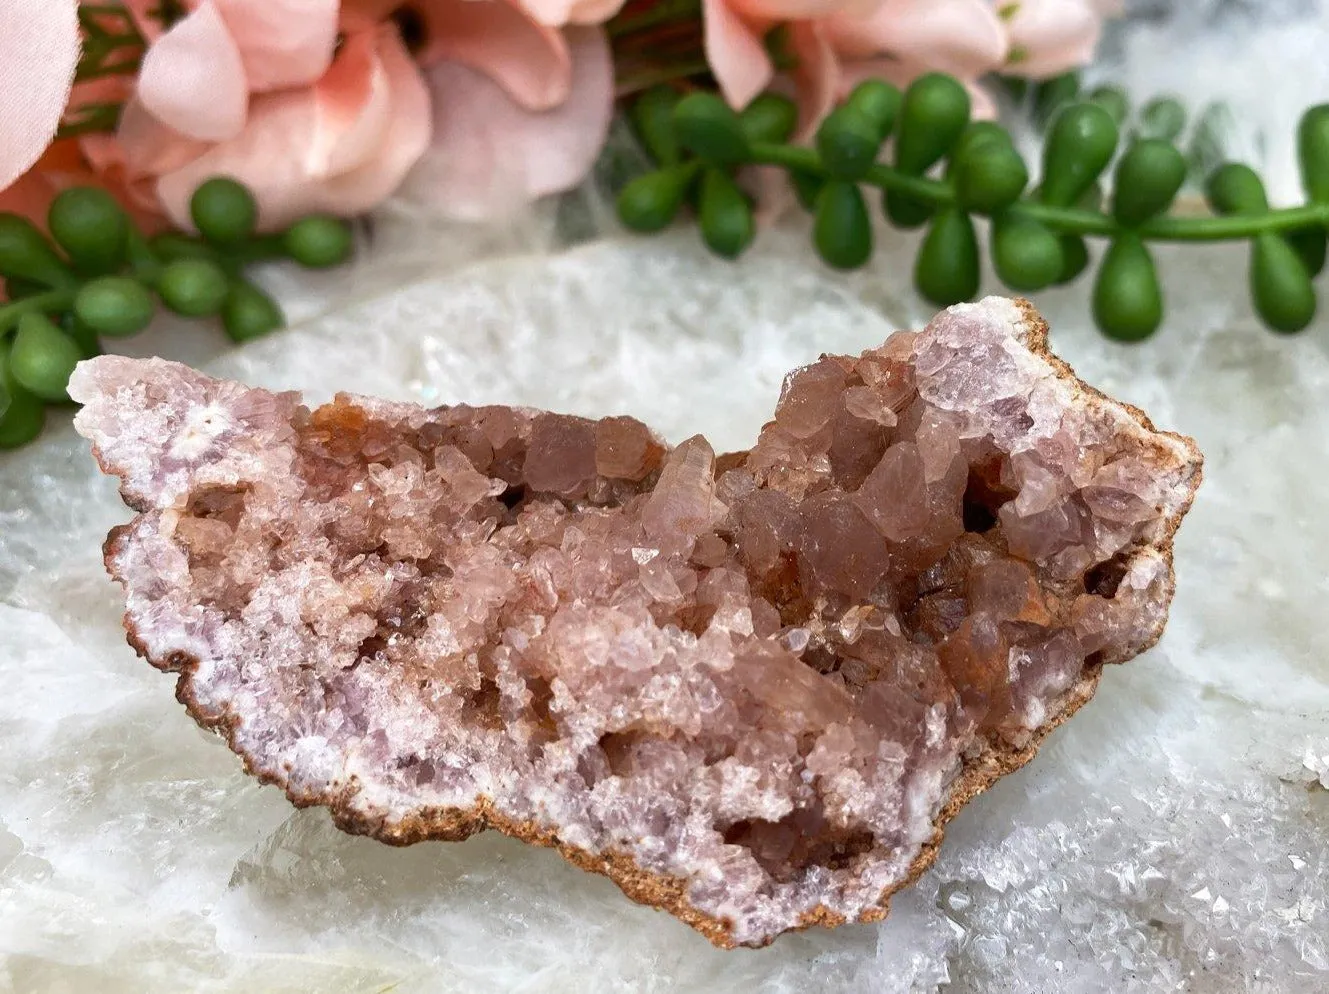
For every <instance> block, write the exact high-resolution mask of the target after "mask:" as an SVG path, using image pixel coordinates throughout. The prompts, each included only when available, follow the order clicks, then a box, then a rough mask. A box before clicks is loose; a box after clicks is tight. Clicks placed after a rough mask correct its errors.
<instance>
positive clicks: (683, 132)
mask: <svg viewBox="0 0 1329 994" xmlns="http://www.w3.org/2000/svg"><path fill="white" fill-rule="evenodd" d="M673 125H674V134H675V135H676V136H677V138H678V141H679V144H681V145H682V146H683V147H684V148H686V149H687V150H688V151H690V152H692V153H693V154H694V155H696V156H697V157H698V158H700V159H702V160H703V161H704V162H707V163H709V164H711V165H725V166H728V165H736V164H738V163H740V162H743V161H744V160H745V159H747V157H748V140H747V136H746V135H745V134H744V133H743V122H742V121H741V120H739V117H738V114H737V113H735V112H734V110H733V108H731V107H730V106H729V105H728V104H727V103H725V102H724V100H723V99H721V98H720V97H718V96H716V95H715V94H714V93H707V92H705V91H703V90H698V91H696V92H695V93H689V94H688V95H687V96H686V97H684V98H683V99H682V100H680V101H679V102H678V105H677V106H676V107H675V108H674V113H673Z"/></svg>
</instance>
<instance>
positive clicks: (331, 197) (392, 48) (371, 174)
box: [322, 29, 433, 214]
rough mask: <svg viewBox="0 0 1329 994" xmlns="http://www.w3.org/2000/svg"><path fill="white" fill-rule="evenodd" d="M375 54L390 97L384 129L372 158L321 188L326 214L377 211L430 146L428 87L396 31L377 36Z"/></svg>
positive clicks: (339, 175) (332, 177)
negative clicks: (377, 41) (387, 117)
mask: <svg viewBox="0 0 1329 994" xmlns="http://www.w3.org/2000/svg"><path fill="white" fill-rule="evenodd" d="M378 56H379V60H380V62H381V64H382V72H383V74H384V76H385V77H386V79H387V83H388V91H389V93H390V94H391V97H392V113H391V116H390V118H389V120H388V127H387V130H386V131H385V132H384V133H383V134H382V136H381V137H380V138H379V140H378V141H377V142H375V143H374V146H373V148H374V154H373V155H371V156H369V157H368V158H367V159H365V160H364V161H363V162H361V163H360V164H359V165H358V166H356V167H355V168H354V169H348V170H346V171H345V172H342V173H340V174H336V175H333V176H330V177H329V178H328V180H327V182H326V183H324V184H323V191H322V196H323V197H324V201H323V210H325V211H330V212H333V213H336V214H363V213H364V212H365V211H367V210H369V209H371V208H373V207H377V206H378V205H379V204H380V203H382V202H383V201H384V200H386V199H387V198H388V197H390V196H392V195H393V194H394V193H395V192H396V191H397V189H398V188H399V187H400V186H401V185H402V183H403V182H404V181H405V179H406V177H407V175H408V174H409V173H410V171H411V169H412V168H413V167H414V166H415V164H416V163H417V162H419V161H420V157H421V156H422V155H424V153H425V150H426V149H428V148H429V144H430V139H431V138H432V136H433V123H432V122H431V120H430V100H431V96H430V92H429V88H428V87H427V86H426V85H425V81H424V79H423V78H422V77H421V75H420V70H419V68H418V67H417V66H416V64H415V61H414V60H413V59H412V58H411V53H410V52H408V51H406V46H405V45H403V44H402V42H401V38H400V37H399V36H398V34H397V32H396V30H393V29H388V30H385V31H384V32H383V33H382V34H381V35H380V36H379V45H378Z"/></svg>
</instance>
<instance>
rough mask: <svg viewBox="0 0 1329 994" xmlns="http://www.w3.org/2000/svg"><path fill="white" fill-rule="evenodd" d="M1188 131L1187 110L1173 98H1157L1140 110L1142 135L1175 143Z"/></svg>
mask: <svg viewBox="0 0 1329 994" xmlns="http://www.w3.org/2000/svg"><path fill="white" fill-rule="evenodd" d="M1185 130H1186V108H1185V107H1183V106H1182V105H1181V102H1180V101H1179V100H1176V99H1174V98H1172V97H1156V98H1154V99H1153V100H1150V101H1149V102H1148V103H1147V104H1145V105H1144V107H1142V108H1141V109H1140V135H1141V137H1143V138H1160V139H1162V140H1163V141H1168V142H1174V141H1176V140H1177V139H1178V138H1179V137H1181V133H1182V132H1183V131H1185Z"/></svg>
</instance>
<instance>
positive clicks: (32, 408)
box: [0, 339, 46, 449]
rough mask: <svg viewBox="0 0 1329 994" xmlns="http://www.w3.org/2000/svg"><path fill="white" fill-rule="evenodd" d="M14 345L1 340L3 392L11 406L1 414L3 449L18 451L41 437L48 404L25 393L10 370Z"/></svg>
mask: <svg viewBox="0 0 1329 994" xmlns="http://www.w3.org/2000/svg"><path fill="white" fill-rule="evenodd" d="M10 349H11V345H10V343H9V342H6V341H4V340H3V339H0V392H3V393H4V394H7V395H8V397H9V403H8V405H6V406H5V409H4V410H3V411H2V412H0V449H16V448H18V447H19V446H20V445H26V444H27V443H28V442H31V441H32V440H33V439H34V438H36V437H37V436H38V435H40V434H41V430H42V424H43V423H44V422H45V420H46V405H45V404H43V403H42V401H41V398H40V397H38V396H36V395H35V394H33V393H31V392H30V391H28V390H25V389H24V388H23V387H22V386H20V385H19V384H18V383H17V382H16V381H15V380H14V377H13V375H12V373H11V372H10V368H9V356H10Z"/></svg>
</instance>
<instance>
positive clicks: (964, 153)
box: [952, 138, 1029, 214]
mask: <svg viewBox="0 0 1329 994" xmlns="http://www.w3.org/2000/svg"><path fill="white" fill-rule="evenodd" d="M952 178H953V181H954V183H955V196H956V199H957V200H959V202H960V205H961V206H962V207H965V208H966V209H968V210H971V211H977V212H978V213H980V214H995V213H997V212H998V211H1001V210H1004V209H1005V208H1007V207H1009V206H1010V205H1011V204H1013V203H1015V201H1016V200H1018V199H1019V198H1020V194H1022V193H1023V192H1024V188H1025V187H1026V186H1028V185H1029V170H1028V169H1027V168H1026V167H1025V164H1024V159H1022V158H1021V157H1020V153H1019V152H1017V151H1016V150H1015V147H1014V146H1013V145H1012V144H1011V143H1010V142H1009V141H1001V140H999V139H995V138H993V139H987V140H983V139H978V140H974V141H971V142H968V143H966V144H965V146H964V148H963V149H962V150H961V151H960V153H959V155H958V157H957V159H956V162H955V169H954V175H953V177H952Z"/></svg>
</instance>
